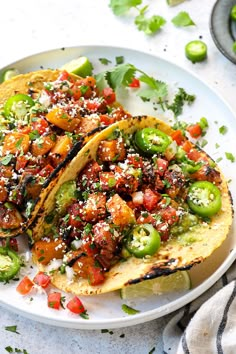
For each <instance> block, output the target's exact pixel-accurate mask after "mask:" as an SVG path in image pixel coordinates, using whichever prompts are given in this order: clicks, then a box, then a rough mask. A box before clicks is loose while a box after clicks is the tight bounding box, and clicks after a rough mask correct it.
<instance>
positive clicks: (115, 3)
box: [109, 0, 142, 16]
mask: <svg viewBox="0 0 236 354" xmlns="http://www.w3.org/2000/svg"><path fill="white" fill-rule="evenodd" d="M140 4H142V0H110V4H109V6H110V8H111V9H112V11H113V13H114V14H115V15H117V16H121V15H124V14H125V13H126V12H128V11H129V10H130V9H131V8H132V7H136V6H138V5H140Z"/></svg>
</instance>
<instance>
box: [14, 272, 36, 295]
mask: <svg viewBox="0 0 236 354" xmlns="http://www.w3.org/2000/svg"><path fill="white" fill-rule="evenodd" d="M33 286H34V283H33V282H32V280H31V279H30V278H29V277H28V276H27V275H26V276H24V278H23V279H22V280H21V281H20V283H19V284H18V285H17V287H16V291H18V293H20V294H21V295H26V294H28V293H29V292H30V291H31V289H32V288H33Z"/></svg>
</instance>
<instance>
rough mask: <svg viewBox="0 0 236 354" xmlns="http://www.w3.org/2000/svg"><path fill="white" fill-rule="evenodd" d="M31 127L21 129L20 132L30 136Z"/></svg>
mask: <svg viewBox="0 0 236 354" xmlns="http://www.w3.org/2000/svg"><path fill="white" fill-rule="evenodd" d="M31 130H32V129H31V127H29V126H25V127H19V132H21V133H23V134H29V133H30V132H31Z"/></svg>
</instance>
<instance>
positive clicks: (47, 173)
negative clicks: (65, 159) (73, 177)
mask: <svg viewBox="0 0 236 354" xmlns="http://www.w3.org/2000/svg"><path fill="white" fill-rule="evenodd" d="M53 171H54V168H53V167H52V166H51V165H49V164H48V165H46V166H45V167H44V168H43V169H42V170H41V171H40V172H39V176H41V177H49V176H50V174H51V173H52V172H53Z"/></svg>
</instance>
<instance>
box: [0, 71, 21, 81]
mask: <svg viewBox="0 0 236 354" xmlns="http://www.w3.org/2000/svg"><path fill="white" fill-rule="evenodd" d="M19 74H20V72H19V70H17V69H15V68H11V69H7V70H5V71H4V72H3V73H2V77H1V82H4V81H7V80H9V79H11V78H12V77H14V76H17V75H19Z"/></svg>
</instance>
